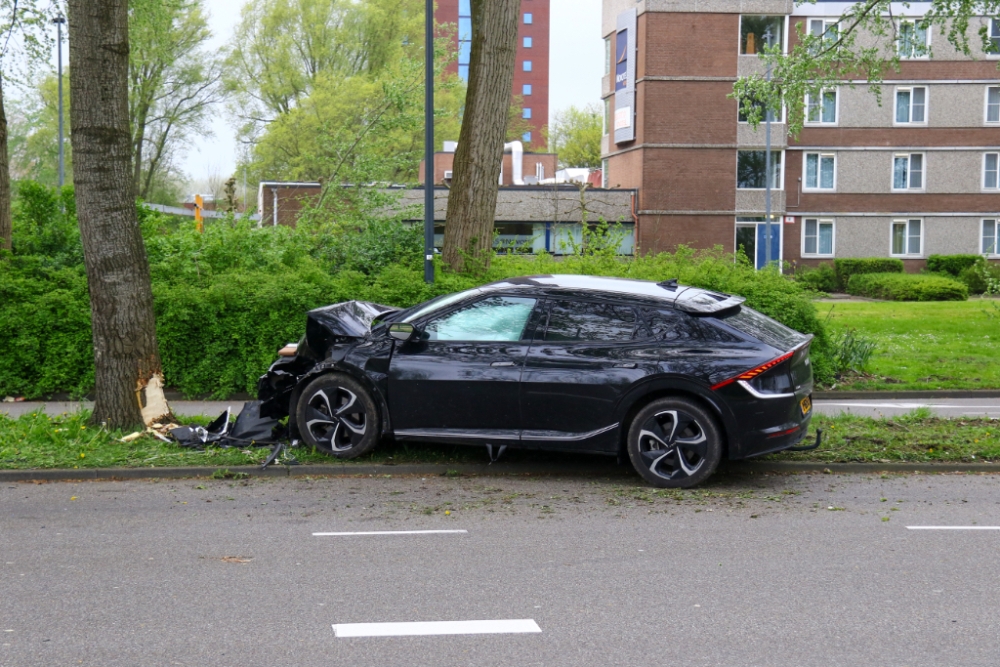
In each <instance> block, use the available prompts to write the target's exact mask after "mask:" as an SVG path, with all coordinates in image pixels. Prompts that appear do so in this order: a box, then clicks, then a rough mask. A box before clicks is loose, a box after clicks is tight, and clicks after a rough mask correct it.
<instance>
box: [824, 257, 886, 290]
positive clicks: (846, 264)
mask: <svg viewBox="0 0 1000 667" xmlns="http://www.w3.org/2000/svg"><path fill="white" fill-rule="evenodd" d="M833 266H834V270H835V271H836V273H837V289H841V290H846V289H847V284H848V282H849V281H850V279H851V276H853V275H856V274H861V273H902V272H903V260H901V259H895V258H889V257H864V258H860V259H835V260H833Z"/></svg>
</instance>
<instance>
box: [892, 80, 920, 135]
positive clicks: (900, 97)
mask: <svg viewBox="0 0 1000 667" xmlns="http://www.w3.org/2000/svg"><path fill="white" fill-rule="evenodd" d="M926 122H927V88H925V87H924V86H915V87H913V88H897V89H896V124H897V125H902V124H923V123H926Z"/></svg>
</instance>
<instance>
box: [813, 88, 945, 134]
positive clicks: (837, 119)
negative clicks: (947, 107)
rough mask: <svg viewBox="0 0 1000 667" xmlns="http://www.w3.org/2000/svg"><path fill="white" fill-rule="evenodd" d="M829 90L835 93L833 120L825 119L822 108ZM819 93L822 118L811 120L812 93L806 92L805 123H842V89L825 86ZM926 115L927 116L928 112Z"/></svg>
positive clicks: (830, 124)
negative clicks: (824, 96)
mask: <svg viewBox="0 0 1000 667" xmlns="http://www.w3.org/2000/svg"><path fill="white" fill-rule="evenodd" d="M829 92H832V93H833V97H834V100H833V120H832V121H826V120H823V113H822V109H823V95H824V94H825V93H829ZM819 95H820V106H819V108H820V115H819V116H820V119H819V120H809V102H810V101H811V98H812V95H811V94H810V93H806V108H805V112H806V117H805V120H804V121H803V124H805V125H815V126H823V125H825V126H826V127H836V126H837V125H839V124H840V89H839V88H823V89H822V90H820V91H819ZM924 115H925V117H926V113H925V114H924Z"/></svg>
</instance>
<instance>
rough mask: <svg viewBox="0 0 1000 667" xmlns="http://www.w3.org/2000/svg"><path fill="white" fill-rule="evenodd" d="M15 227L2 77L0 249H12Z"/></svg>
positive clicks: (0, 117) (0, 113)
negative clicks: (11, 199)
mask: <svg viewBox="0 0 1000 667" xmlns="http://www.w3.org/2000/svg"><path fill="white" fill-rule="evenodd" d="M12 235H13V229H12V225H11V211H10V156H9V155H8V153H7V112H6V111H5V110H4V107H3V80H2V78H0V250H10V242H11V236H12Z"/></svg>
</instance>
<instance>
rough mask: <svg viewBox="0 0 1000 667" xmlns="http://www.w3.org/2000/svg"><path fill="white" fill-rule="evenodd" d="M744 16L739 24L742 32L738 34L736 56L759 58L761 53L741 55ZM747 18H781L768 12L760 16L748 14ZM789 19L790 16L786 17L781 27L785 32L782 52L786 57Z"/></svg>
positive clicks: (741, 15) (741, 16)
mask: <svg viewBox="0 0 1000 667" xmlns="http://www.w3.org/2000/svg"><path fill="white" fill-rule="evenodd" d="M743 16H744V14H740V23H739V29H740V32H739V33H737V39H736V55H737V56H739V57H750V56H752V57H757V56H759V55H760V53H759V52H758V53H740V49H741V48H742V47H741V46H740V37H741V36H742V34H743ZM746 16H771V17H774V18H779V17H780V14H768V13H767V12H763V13H760V14H753V13H748V14H746ZM788 19H789V16H785V20H784V23H783V24H782V27H781V29H782V30H784V31H785V33H784V34H783V35H782V36H781V37H782V42H781V50H782V51H783V52H784V53H785V55H787V54H788Z"/></svg>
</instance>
